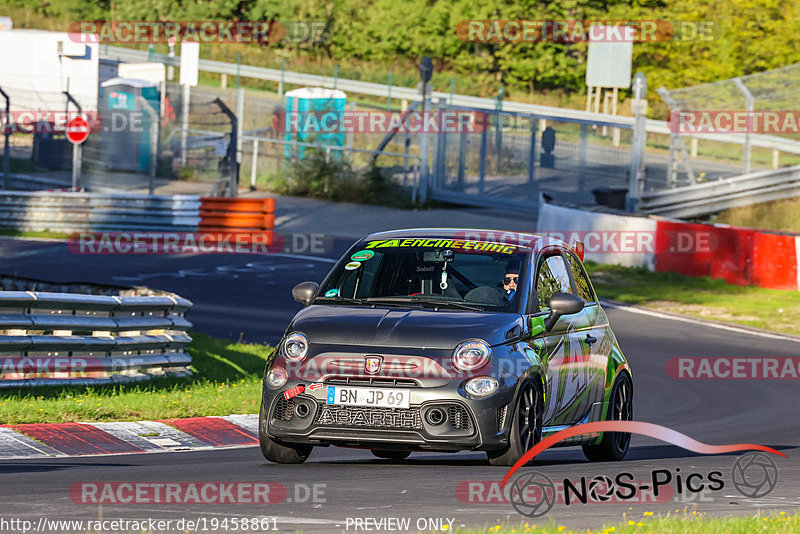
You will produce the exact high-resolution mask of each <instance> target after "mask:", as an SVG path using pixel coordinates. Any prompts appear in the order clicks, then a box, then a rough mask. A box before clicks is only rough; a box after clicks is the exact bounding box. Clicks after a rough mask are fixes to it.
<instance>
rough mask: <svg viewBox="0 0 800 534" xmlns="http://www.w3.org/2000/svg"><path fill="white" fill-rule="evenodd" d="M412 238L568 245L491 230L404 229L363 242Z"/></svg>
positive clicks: (558, 241)
mask: <svg viewBox="0 0 800 534" xmlns="http://www.w3.org/2000/svg"><path fill="white" fill-rule="evenodd" d="M412 237H431V238H433V237H438V238H444V239H464V240H475V241H489V242H498V243H503V242H505V243H509V244H512V243H515V244H520V245H522V246H528V245H529V244H530V243H531V242H533V247H534V248H535V249H541V248H543V247H545V246H548V245H557V246H561V247H567V244H566V243H565V242H564V241H561V240H560V239H555V238H552V237H549V236H543V235H540V234H534V233H531V232H512V231H510V230H491V229H487V228H403V229H397V230H388V231H384V232H375V233H373V234H369V235H367V236H364V237H363V238H362V241H367V240H370V239H403V238H412Z"/></svg>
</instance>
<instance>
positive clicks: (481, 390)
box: [464, 376, 497, 398]
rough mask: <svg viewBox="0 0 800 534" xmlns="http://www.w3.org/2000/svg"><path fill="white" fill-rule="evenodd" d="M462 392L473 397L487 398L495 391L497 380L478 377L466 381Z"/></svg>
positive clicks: (488, 377)
mask: <svg viewBox="0 0 800 534" xmlns="http://www.w3.org/2000/svg"><path fill="white" fill-rule="evenodd" d="M464 390H465V391H466V392H467V393H469V394H470V395H472V396H473V397H480V398H483V397H488V396H489V395H493V394H494V392H495V391H497V379H495V378H494V377H492V376H479V377H477V378H473V379H471V380H469V381H467V383H466V384H464Z"/></svg>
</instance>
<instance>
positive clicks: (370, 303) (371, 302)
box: [314, 297, 422, 308]
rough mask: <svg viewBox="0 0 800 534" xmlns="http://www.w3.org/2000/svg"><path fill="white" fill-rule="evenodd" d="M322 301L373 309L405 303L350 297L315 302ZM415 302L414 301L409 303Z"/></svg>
mask: <svg viewBox="0 0 800 534" xmlns="http://www.w3.org/2000/svg"><path fill="white" fill-rule="evenodd" d="M317 301H322V302H320V304H322V303H324V304H361V305H364V306H372V307H373V308H374V307H375V306H378V305H384V306H403V305H404V304H405V301H394V300H392V299H391V298H386V299H383V298H380V297H373V298H350V297H317V298H316V299H315V300H314V302H315V303H316V302H317ZM408 302H414V301H408ZM421 306H422V305H421V304H417V307H421Z"/></svg>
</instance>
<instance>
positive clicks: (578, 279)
mask: <svg viewBox="0 0 800 534" xmlns="http://www.w3.org/2000/svg"><path fill="white" fill-rule="evenodd" d="M565 257H566V260H567V264H568V266H569V269H570V274H571V275H572V281H573V293H574V294H575V295H577V296H578V297H580V298H581V299H582V300H583V301H584V302H585V303H586V305H585V306H584V308H583V311H582V312H581V314H582V315H583V316H584V319H583V320H582V322H584V323H588V326H587V327H586V328H585V330H582V331H581V332H580V334H579V337H580V340H581V343H582V344H583V347H584V351H585V354H586V359H585V362H584V374H585V379H586V381H587V386H586V395H587V401H588V402H589V403H590V404H589V406H588V407H594V408H595V409H596V410H597V411H596V412H595V413H593V414H592V419H595V420H596V419H599V418H600V415H601V413H602V411H601V409H602V402H603V397H604V394H605V379H606V369H608V359H609V357H610V355H611V349H612V347H613V346H614V334H613V333H612V332H611V327H610V326H609V323H608V317H607V316H606V314H605V312H604V311H603V309H602V308H601V307H600V305H599V304H598V303H597V297H596V295H595V293H594V290H593V288H592V284H591V283H590V282H589V277H588V276H587V275H586V270H585V269H584V268H583V265H582V264H581V262H580V260H579V259H578V257H577V256H575V254H573V253H572V252H569V251H567V252H565Z"/></svg>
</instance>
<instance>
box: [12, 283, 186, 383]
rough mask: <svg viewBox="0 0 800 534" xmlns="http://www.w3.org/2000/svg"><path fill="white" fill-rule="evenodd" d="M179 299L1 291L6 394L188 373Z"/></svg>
mask: <svg viewBox="0 0 800 534" xmlns="http://www.w3.org/2000/svg"><path fill="white" fill-rule="evenodd" d="M191 306H192V303H191V302H189V301H188V300H186V299H184V298H181V297H178V296H166V295H163V296H144V297H140V296H109V295H87V294H76V293H49V292H33V291H0V388H7V387H28V386H54V385H55V386H64V385H83V384H90V385H91V384H109V383H122V382H134V381H141V380H148V379H151V378H154V377H158V376H167V375H169V376H185V375H187V374H190V370H189V367H188V366H189V365H190V364H191V361H192V359H191V357H190V356H189V355H188V354H187V353H186V352H185V350H184V349H185V347H186V345H188V344H189V342H191V338H190V337H189V335H188V334H187V333H186V331H187V330H188V329H189V327H190V326H191V323H189V322H188V321H187V320H186V318H185V313H186V311H187V310H189V308H191Z"/></svg>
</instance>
